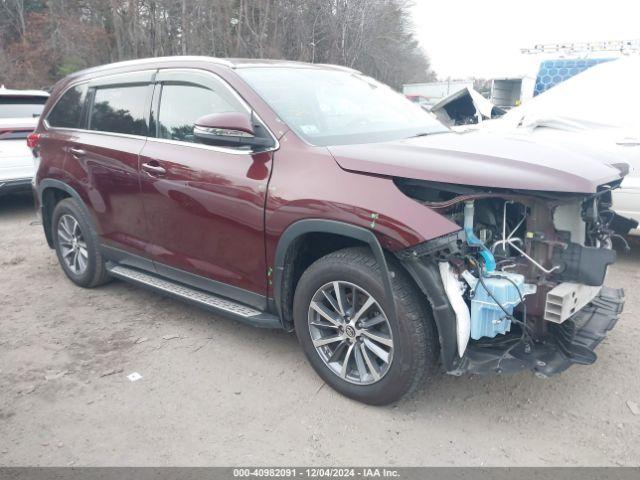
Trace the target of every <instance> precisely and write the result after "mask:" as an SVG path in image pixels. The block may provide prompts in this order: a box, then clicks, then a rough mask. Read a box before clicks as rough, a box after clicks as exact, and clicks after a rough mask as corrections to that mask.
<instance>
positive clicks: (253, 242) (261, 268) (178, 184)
mask: <svg viewBox="0 0 640 480" xmlns="http://www.w3.org/2000/svg"><path fill="white" fill-rule="evenodd" d="M140 162H141V164H145V163H151V162H153V164H154V165H157V166H160V167H162V168H164V169H165V170H166V173H164V174H161V175H157V174H154V173H147V172H143V173H142V175H141V180H142V182H141V186H142V196H141V199H142V204H143V205H144V209H145V211H146V218H147V225H148V230H149V234H148V236H147V245H146V256H147V257H149V258H151V259H153V260H156V261H158V262H161V263H164V264H167V265H169V266H171V267H175V268H179V269H182V270H186V271H188V272H191V273H195V274H198V275H202V276H205V277H209V278H212V279H214V280H217V281H221V282H224V283H228V284H230V285H233V286H236V287H240V288H244V289H246V290H250V291H252V292H256V293H260V294H261V295H265V288H266V273H265V272H266V270H267V267H266V264H265V255H264V233H263V230H264V228H263V223H264V201H265V195H266V193H265V192H266V187H267V182H268V180H269V174H270V171H271V154H270V153H263V154H258V155H250V154H248V153H247V154H233V153H223V152H219V151H215V150H213V149H206V148H203V147H201V146H196V145H193V146H185V145H184V144H180V145H179V144H175V143H167V142H162V141H158V140H154V139H149V141H148V142H147V144H146V145H145V147H144V149H143V151H142V154H141V157H140Z"/></svg>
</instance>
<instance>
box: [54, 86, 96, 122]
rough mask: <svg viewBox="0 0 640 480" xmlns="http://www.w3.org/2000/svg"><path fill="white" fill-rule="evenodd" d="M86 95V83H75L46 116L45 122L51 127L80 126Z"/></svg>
mask: <svg viewBox="0 0 640 480" xmlns="http://www.w3.org/2000/svg"><path fill="white" fill-rule="evenodd" d="M86 95H87V86H86V85H76V86H75V87H73V88H70V89H69V90H67V91H66V92H65V94H64V95H62V97H60V100H58V102H57V103H56V104H55V106H54V107H53V109H52V110H51V112H50V113H49V116H47V123H49V125H51V126H52V127H60V128H80V127H81V121H82V107H83V106H84V101H85V97H86Z"/></svg>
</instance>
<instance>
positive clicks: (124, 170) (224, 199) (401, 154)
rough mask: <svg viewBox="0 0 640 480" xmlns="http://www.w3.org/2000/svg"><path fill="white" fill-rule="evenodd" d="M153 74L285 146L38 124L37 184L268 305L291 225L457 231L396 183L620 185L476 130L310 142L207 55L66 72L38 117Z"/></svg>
mask: <svg viewBox="0 0 640 480" xmlns="http://www.w3.org/2000/svg"><path fill="white" fill-rule="evenodd" d="M260 62H261V63H262V61H260ZM236 63H238V64H239V65H240V66H241V65H242V63H243V62H236ZM265 63H266V62H265ZM154 68H160V69H161V68H192V69H201V70H206V71H210V72H212V73H215V74H217V75H218V76H220V77H221V78H222V79H223V80H225V81H226V82H227V83H229V84H230V85H231V86H232V87H233V88H234V89H235V90H236V92H237V93H238V94H239V95H240V96H241V97H243V98H244V100H245V101H246V102H247V103H248V104H249V105H251V106H252V107H253V108H254V109H255V111H256V112H257V114H258V115H259V116H260V117H261V118H262V120H263V121H264V122H265V123H266V124H267V126H268V127H269V128H270V129H271V131H272V132H274V134H275V136H276V138H278V139H279V142H280V147H279V149H278V150H277V151H275V152H273V153H263V154H257V155H250V154H233V153H225V152H221V151H216V150H215V149H208V148H203V147H197V146H194V145H188V144H177V143H168V142H163V141H159V140H154V139H151V138H150V139H148V140H146V141H145V140H144V139H141V138H130V137H124V136H117V135H103V134H98V133H92V132H76V131H72V132H71V133H70V132H69V131H65V130H55V129H52V130H49V131H47V129H46V128H45V127H44V125H43V122H42V121H41V122H40V123H39V126H38V129H37V132H39V133H41V134H43V135H42V139H41V142H40V149H41V155H42V158H43V161H42V164H41V166H40V169H39V171H38V174H37V181H41V180H42V179H44V178H55V179H59V180H62V181H65V182H66V183H67V184H69V185H70V186H71V187H73V188H74V189H75V190H76V191H77V192H78V193H79V194H80V196H81V198H82V199H83V200H84V201H85V203H86V204H87V206H88V207H89V209H90V211H91V214H92V215H94V217H95V219H96V220H97V222H98V229H99V233H100V235H101V238H102V241H103V242H105V243H107V244H110V245H113V246H117V247H119V248H124V249H126V250H128V251H131V252H134V253H138V254H140V255H142V256H144V257H147V258H149V259H154V260H157V261H158V262H162V263H165V264H168V265H170V266H173V267H177V268H180V269H183V270H187V271H190V272H193V273H197V274H199V275H203V276H206V277H209V278H211V279H214V280H218V281H222V282H225V283H227V284H230V285H233V286H236V287H240V288H244V289H246V290H249V291H252V292H255V293H258V294H262V295H264V294H266V293H268V291H267V289H268V287H267V276H266V271H267V269H268V267H270V266H273V263H274V258H275V252H276V249H277V246H278V241H279V239H280V237H281V235H282V233H283V232H284V231H285V230H286V229H287V228H288V227H289V226H290V225H292V224H293V223H295V222H296V221H298V220H302V219H309V218H315V219H329V220H336V221H340V222H345V223H348V224H352V225H358V226H361V227H364V228H368V229H370V230H372V231H373V232H374V233H375V235H376V236H377V237H378V239H379V240H380V242H381V244H382V245H383V247H385V248H386V249H389V250H398V249H401V248H406V247H409V246H411V245H415V244H417V243H420V242H423V241H425V240H428V239H431V238H435V237H438V236H441V235H444V234H447V233H450V232H453V231H456V230H458V229H459V227H458V226H457V225H456V224H454V223H453V222H451V221H449V220H448V219H446V218H444V217H442V216H440V215H439V214H437V213H435V212H434V211H432V210H430V209H428V208H427V207H425V206H423V205H421V204H420V203H418V202H417V201H414V200H412V199H410V198H409V197H407V196H405V195H404V194H402V193H401V192H400V191H399V189H398V188H397V187H396V186H395V184H394V183H393V180H392V176H402V177H409V178H419V179H425V180H435V181H441V182H456V183H464V184H472V185H484V186H491V187H506V188H526V189H539V190H559V189H561V190H564V191H584V192H586V191H592V190H593V189H594V188H595V187H594V185H596V184H597V183H598V182H600V183H603V182H605V181H610V180H613V179H616V178H619V177H620V174H619V172H617V170H616V169H615V167H612V166H609V165H596V164H594V163H593V161H591V160H589V171H590V172H592V173H589V174H587V173H584V172H585V171H586V169H585V168H581V169H579V168H577V167H578V165H579V164H582V165H584V164H586V162H587V160H586V156H581V155H580V154H578V153H576V152H571V151H561V150H559V149H556V150H553V151H552V153H553V155H554V158H552V157H549V156H548V155H549V152H550V150H549V149H545V148H542V147H536V146H533V145H526V144H523V143H522V142H520V143H518V142H517V141H516V140H505V139H502V140H501V139H499V138H490V137H489V136H487V137H480V136H479V135H480V134H478V135H475V134H474V135H466V136H459V135H454V134H441V135H434V136H432V137H426V138H417V139H413V140H405V141H399V142H387V143H378V144H368V145H354V146H340V147H330V148H325V147H314V146H310V145H308V144H306V143H305V142H304V141H302V140H301V139H300V138H299V137H297V136H296V135H295V134H294V133H293V132H291V131H289V128H288V127H287V125H285V124H284V123H283V122H282V121H281V120H280V119H279V118H278V117H277V115H276V114H275V113H274V112H273V111H272V110H271V109H270V108H269V107H268V106H267V105H266V104H265V102H264V101H263V100H262V99H261V98H260V97H259V96H257V95H256V94H255V92H254V91H253V90H251V88H249V86H248V85H247V84H246V83H245V82H244V81H243V80H242V79H241V78H240V77H239V76H238V75H237V74H236V73H235V72H234V69H233V68H231V67H229V66H225V65H223V64H220V63H219V62H218V63H216V62H215V61H212V60H207V59H206V58H199V59H194V58H179V57H177V58H172V59H157V60H156V61H154V62H125V63H123V64H119V65H116V66H109V67H98V68H95V69H90V70H86V71H84V72H80V73H78V74H74V75H72V76H70V77H67V78H66V79H65V80H63V81H62V82H60V83H59V84H58V85H56V87H55V89H54V92H53V94H52V96H51V98H50V100H49V102H48V103H47V106H46V107H45V111H44V112H43V115H42V117H41V118H43V119H44V118H46V115H47V113H48V111H49V109H50V108H51V105H52V104H53V103H54V102H55V100H56V99H57V97H58V96H59V94H60V93H61V92H62V91H63V90H64V89H65V87H66V86H67V85H68V84H69V83H70V82H75V81H77V80H89V79H92V78H94V77H99V76H103V75H113V74H116V73H126V72H132V71H138V70H149V69H154ZM307 68H313V67H307ZM318 68H326V67H318ZM229 125H232V123H229ZM233 125H236V127H237V122H236V123H233ZM225 126H226V125H225ZM71 147H75V148H80V149H82V150H84V151H85V152H86V153H85V155H84V156H78V158H76V156H74V155H72V154H71V153H70V152H67V151H66V150H67V149H68V148H71ZM516 150H517V153H518V156H517V157H515V156H514V153H515V152H516ZM138 154H140V155H138ZM334 157H335V158H334ZM559 157H561V158H559ZM562 158H569V159H570V162H569V164H570V167H569V168H564V167H558V166H557V163H558V162H559V161H561V159H562ZM145 164H149V165H151V166H152V167H162V168H163V169H164V170H165V173H157V172H154V171H153V168H152V169H149V168H148V167H145V166H144V165H145ZM522 172H525V173H524V174H523V173H522ZM578 172H579V173H578ZM561 185H562V186H561Z"/></svg>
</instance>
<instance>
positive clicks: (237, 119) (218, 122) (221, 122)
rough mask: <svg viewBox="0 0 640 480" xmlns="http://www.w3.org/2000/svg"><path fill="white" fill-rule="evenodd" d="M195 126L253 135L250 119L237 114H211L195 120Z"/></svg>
mask: <svg viewBox="0 0 640 480" xmlns="http://www.w3.org/2000/svg"><path fill="white" fill-rule="evenodd" d="M196 126H198V127H204V128H221V129H225V130H237V131H240V132H245V133H250V134H253V126H252V125H251V119H250V118H249V117H248V116H247V115H244V114H242V113H239V112H225V113H212V114H211V115H205V116H204V117H200V118H199V119H197V120H196Z"/></svg>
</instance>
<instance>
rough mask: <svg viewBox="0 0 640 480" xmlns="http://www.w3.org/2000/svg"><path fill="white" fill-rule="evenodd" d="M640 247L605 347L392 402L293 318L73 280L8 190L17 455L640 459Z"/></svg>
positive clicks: (1, 315)
mask: <svg viewBox="0 0 640 480" xmlns="http://www.w3.org/2000/svg"><path fill="white" fill-rule="evenodd" d="M639 250H640V249H639V248H636V249H635V253H631V254H627V255H623V256H622V258H621V259H620V261H619V263H618V264H617V265H615V267H614V268H613V269H611V271H610V273H609V278H608V283H609V284H610V285H612V286H617V287H620V286H622V287H625V288H626V290H627V304H626V309H625V312H624V314H623V316H622V318H621V320H620V322H619V323H618V326H617V327H616V328H615V329H614V330H613V331H612V332H611V333H610V335H609V337H608V338H607V339H606V340H605V341H604V342H603V343H602V344H601V345H600V348H599V349H598V355H599V357H600V358H599V360H598V361H597V362H596V363H595V364H594V365H592V366H588V367H581V366H574V367H572V368H571V369H569V370H568V371H567V372H565V373H563V374H561V375H558V376H556V377H553V378H551V379H548V380H540V379H538V378H536V377H534V376H533V375H531V374H529V373H523V374H519V375H516V376H511V377H491V378H489V377H473V376H466V377H461V378H454V377H451V376H447V375H442V376H439V377H438V378H436V379H435V380H434V381H433V382H432V383H431V384H430V385H429V387H428V388H426V389H425V390H424V391H422V392H420V394H419V395H416V396H414V397H413V398H410V399H407V400H403V401H402V402H400V403H398V404H396V405H393V406H390V407H384V408H377V407H369V406H365V405H361V404H359V403H356V402H353V401H350V400H348V399H346V398H344V397H341V396H340V395H338V394H336V393H335V392H333V391H332V390H331V389H330V388H329V387H327V386H324V385H323V383H322V382H321V381H320V379H319V378H318V377H317V376H316V375H315V373H314V372H313V371H312V369H311V367H310V366H309V365H308V364H307V362H306V361H305V359H304V356H303V354H302V352H301V350H300V349H299V348H298V345H297V342H296V339H295V337H294V336H293V335H289V334H286V333H283V332H277V331H264V330H259V329H254V328H251V327H248V326H244V325H242V324H239V323H236V322H233V321H231V320H227V319H224V318H216V317H214V316H211V315H210V314H208V313H206V312H204V311H201V310H199V309H197V308H195V307H191V306H189V305H185V304H183V303H180V302H178V301H175V300H171V299H167V298H163V297H162V296H160V295H157V294H154V293H150V292H148V291H145V290H141V289H138V288H136V287H133V286H130V285H127V284H125V283H121V282H112V283H111V284H109V285H107V286H105V287H102V288H98V289H94V290H82V289H80V288H77V287H75V286H73V285H72V284H71V282H69V281H68V280H67V279H66V277H65V276H64V274H63V273H62V270H61V269H60V268H59V266H58V263H57V260H56V257H55V254H54V252H53V251H52V250H50V249H49V248H48V247H47V246H46V243H45V240H44V235H43V233H42V227H41V226H40V224H39V223H38V222H37V221H36V219H35V215H34V211H33V207H32V204H31V200H30V199H29V198H28V197H26V198H21V197H4V198H0V465H5V466H6V465H10V466H16V465H46V466H53V465H56V466H58V465H60V466H64V465H83V466H103V465H123V466H124V465H126V466H131V465H136V466H143V465H158V466H168V465H181V466H187V465H189V466H193V465H390V466H404V465H411V466H413V465H441V466H449V465H465V466H466V465H484V466H516V465H517V466H522V465H531V466H545V465H568V466H573V465H639V464H640V443H639V442H638V432H639V431H640V430H639V429H640V415H638V414H634V413H633V412H632V408H630V407H629V404H628V402H635V403H631V406H632V407H633V406H634V404H640V376H639V374H638V365H639V364H640V348H638V345H640V325H639V323H638V320H637V318H636V317H635V315H634V313H635V312H636V311H637V310H638V309H639V304H640V296H638V295H637V294H636V293H635V291H634V286H635V285H637V284H638V283H640V271H639V270H638V268H637V266H638V265H640V254H639V253H638V251H639ZM133 372H138V373H139V374H140V375H142V379H140V380H138V381H136V382H131V381H129V380H128V379H127V375H129V374H131V373H133ZM636 413H638V412H636Z"/></svg>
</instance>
